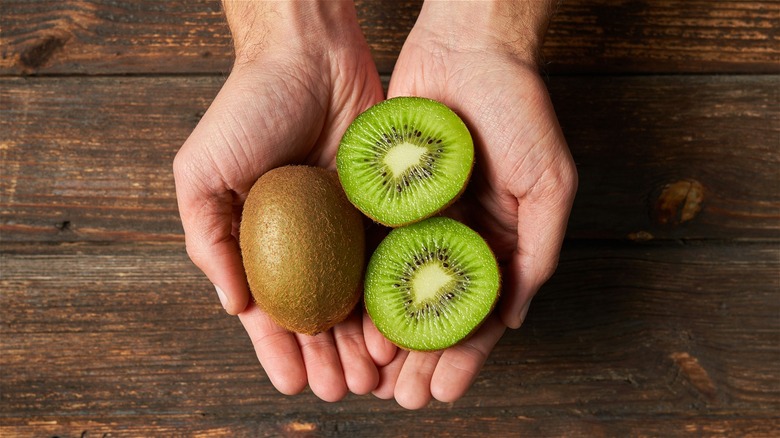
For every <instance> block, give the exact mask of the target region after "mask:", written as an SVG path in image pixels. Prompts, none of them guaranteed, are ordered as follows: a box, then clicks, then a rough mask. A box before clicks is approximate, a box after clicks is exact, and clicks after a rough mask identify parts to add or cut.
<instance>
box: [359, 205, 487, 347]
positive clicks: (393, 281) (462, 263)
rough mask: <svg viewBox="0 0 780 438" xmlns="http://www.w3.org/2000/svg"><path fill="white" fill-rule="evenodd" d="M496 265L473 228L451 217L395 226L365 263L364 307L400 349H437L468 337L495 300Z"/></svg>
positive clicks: (377, 325)
mask: <svg viewBox="0 0 780 438" xmlns="http://www.w3.org/2000/svg"><path fill="white" fill-rule="evenodd" d="M499 289H500V274H499V269H498V264H497V262H496V258H495V256H494V255H493V252H492V251H491V250H490V247H489V246H488V245H487V243H486V242H485V241H484V240H483V239H482V237H481V236H480V235H479V234H477V232H475V231H474V230H472V229H470V228H469V227H467V226H466V225H464V224H462V223H460V222H457V221H455V220H453V219H450V218H446V217H434V218H430V219H426V220H424V221H421V222H418V223H415V224H412V225H408V226H404V227H400V228H396V229H394V230H392V231H391V232H390V233H389V234H388V235H387V237H386V238H385V239H384V240H382V242H381V243H380V244H379V246H378V247H377V249H376V251H375V252H374V254H373V255H372V256H371V259H370V260H369V263H368V267H367V269H366V278H365V293H364V301H365V307H366V311H367V312H368V315H369V316H370V317H371V320H372V321H373V322H374V325H375V326H376V327H377V329H379V331H380V332H381V333H382V334H383V335H384V336H385V337H386V338H387V339H389V340H390V341H391V342H393V343H394V344H396V345H398V346H399V347H401V348H404V349H407V350H417V351H432V350H441V349H445V348H448V347H450V346H452V345H455V344H457V343H458V342H460V341H462V340H463V339H465V338H467V337H468V336H469V335H470V334H471V333H472V332H473V331H474V330H476V329H477V327H479V326H480V325H481V323H482V322H483V321H484V319H485V318H486V317H487V316H488V315H489V314H490V312H491V311H492V310H493V307H494V306H495V304H496V302H497V300H498V295H499Z"/></svg>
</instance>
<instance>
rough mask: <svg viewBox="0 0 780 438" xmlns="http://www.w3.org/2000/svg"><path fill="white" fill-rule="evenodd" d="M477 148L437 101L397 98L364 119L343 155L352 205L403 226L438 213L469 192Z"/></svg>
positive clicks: (339, 161)
mask: <svg viewBox="0 0 780 438" xmlns="http://www.w3.org/2000/svg"><path fill="white" fill-rule="evenodd" d="M473 164H474V143H473V140H472V138H471V134H470V133H469V130H468V128H467V127H466V125H465V124H464V123H463V121H462V120H461V119H460V117H458V115H457V114H455V112H453V111H452V110H451V109H449V108H448V107H447V106H446V105H444V104H442V103H440V102H437V101H435V100H431V99H426V98H422V97H396V98H393V99H388V100H385V101H383V102H380V103H378V104H376V105H374V106H372V107H371V108H369V109H367V110H366V111H365V112H363V113H362V114H360V115H359V116H358V117H357V118H356V119H355V120H354V121H353V122H352V124H351V125H350V126H349V128H347V131H346V132H345V134H344V136H343V138H342V140H341V143H340V145H339V149H338V153H337V155H336V168H337V170H338V175H339V179H340V180H341V184H342V186H343V187H344V191H345V192H346V194H347V197H348V198H349V200H350V202H352V203H353V204H354V205H355V206H356V207H357V208H358V209H360V210H361V211H362V212H363V213H364V214H365V215H366V216H368V217H370V218H371V219H373V220H374V221H376V222H379V223H381V224H384V225H387V226H390V227H398V226H402V225H406V224H410V223H413V222H417V221H420V220H422V219H425V218H427V217H430V216H433V215H434V214H436V213H438V212H439V211H441V210H442V209H444V208H445V207H447V206H448V205H450V204H451V203H452V202H454V201H455V200H456V199H457V198H458V196H460V194H461V193H462V192H463V190H464V189H465V187H466V184H467V182H468V179H469V177H470V175H471V169H472V167H473Z"/></svg>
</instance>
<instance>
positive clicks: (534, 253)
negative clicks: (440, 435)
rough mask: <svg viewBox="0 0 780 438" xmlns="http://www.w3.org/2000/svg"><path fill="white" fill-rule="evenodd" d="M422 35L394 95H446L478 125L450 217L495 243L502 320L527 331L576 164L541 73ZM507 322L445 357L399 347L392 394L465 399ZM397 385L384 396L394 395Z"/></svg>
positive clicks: (408, 49) (418, 401) (399, 67)
mask: <svg viewBox="0 0 780 438" xmlns="http://www.w3.org/2000/svg"><path fill="white" fill-rule="evenodd" d="M414 32H415V31H414V30H413V31H412V34H411V35H410V37H409V39H408V40H407V42H406V44H405V45H404V48H403V50H402V52H401V55H400V56H399V59H398V61H397V63H396V67H395V70H394V72H393V76H392V80H391V82H390V86H389V90H388V97H395V96H402V95H415V96H423V97H428V98H432V99H436V100H439V101H441V102H443V103H445V104H447V105H448V106H450V107H451V108H453V109H454V110H455V112H457V113H458V114H459V115H460V116H461V117H462V118H463V119H464V121H465V122H466V124H467V125H468V126H469V128H470V130H471V131H472V135H473V137H474V140H475V148H476V160H477V162H476V166H477V167H476V168H475V171H474V176H473V177H472V181H471V183H470V186H469V188H468V190H467V191H466V192H465V193H464V195H463V197H462V198H461V199H460V200H459V201H458V202H457V203H455V204H454V205H453V206H452V207H451V208H450V209H449V210H448V211H447V212H446V213H447V214H448V215H452V216H455V217H456V218H459V219H461V220H463V221H465V222H467V223H469V224H470V225H471V226H472V227H474V228H475V229H476V230H477V231H478V232H480V233H481V234H482V235H483V236H484V237H485V238H486V240H487V241H488V243H489V244H490V245H491V247H492V248H493V250H494V252H495V253H496V255H497V257H498V259H499V262H500V264H501V265H502V267H503V269H504V288H503V289H504V290H503V291H502V299H501V303H500V311H501V318H502V319H503V322H504V324H506V325H509V326H511V327H517V326H519V325H520V322H521V320H522V318H523V317H524V315H523V310H522V309H523V308H524V307H525V306H526V305H527V303H528V302H529V301H530V299H531V298H532V296H533V294H534V293H535V291H536V289H537V288H538V286H539V285H540V284H541V283H542V282H544V281H545V280H546V279H547V277H549V275H550V274H551V273H552V270H553V269H554V266H555V264H556V263H557V254H558V250H559V246H560V243H561V240H562V238H563V233H564V230H565V223H566V219H567V217H568V212H569V209H570V208H571V201H572V198H573V193H574V187H575V185H576V170H575V169H574V165H573V162H572V159H571V156H570V155H569V152H568V148H567V146H566V142H565V140H564V139H563V136H562V134H561V132H560V128H559V127H558V123H557V120H556V117H555V114H554V111H553V109H552V105H551V103H550V101H549V98H548V97H547V91H546V89H545V87H544V84H543V83H542V81H541V80H540V78H539V76H538V74H537V73H536V72H535V71H534V70H533V69H531V68H529V67H528V66H526V65H524V64H521V63H519V62H517V61H515V60H514V59H512V58H511V57H509V56H506V57H501V56H499V55H496V54H492V53H483V52H455V51H450V50H448V48H446V47H431V44H430V43H428V42H425V41H424V40H422V41H423V42H422V43H420V41H421V39H418V38H416V37H415V34H414ZM504 324H501V323H500V322H499V318H498V316H497V315H493V316H492V317H491V318H490V320H489V321H488V322H487V323H486V324H485V325H483V327H482V328H481V329H480V330H479V331H478V332H477V333H476V334H475V335H474V336H473V337H472V338H471V339H469V340H468V341H467V342H466V343H465V344H462V345H459V346H456V347H454V348H451V349H449V350H446V351H444V352H439V353H409V354H408V355H407V354H406V353H399V356H398V357H397V358H396V359H395V360H394V361H393V363H392V364H391V365H392V366H393V368H392V370H391V371H384V373H383V376H384V375H389V377H386V379H387V380H389V381H393V380H394V379H395V387H394V388H392V391H393V394H392V395H394V396H395V398H396V399H397V400H398V401H399V403H401V404H403V405H405V406H407V407H419V406H421V405H423V404H425V403H426V402H427V400H429V399H430V397H431V396H434V397H436V398H438V399H440V400H444V401H453V400H455V399H457V398H458V397H460V395H462V394H463V393H464V392H465V391H466V389H467V388H468V386H469V385H470V384H471V382H472V381H473V379H474V378H475V376H476V374H477V373H478V371H479V369H480V368H481V366H482V363H483V362H484V360H485V358H486V357H487V355H488V354H489V352H490V350H491V349H492V348H493V346H494V345H495V343H496V342H497V341H498V339H499V338H500V336H501V335H502V334H503V331H504V329H505V326H504ZM370 347H371V346H370V345H369V348H370ZM390 386H391V385H390V384H389V383H387V384H385V386H384V387H380V388H379V389H378V390H377V392H378V393H380V395H383V396H388V397H389V396H391V394H390V390H391V389H390Z"/></svg>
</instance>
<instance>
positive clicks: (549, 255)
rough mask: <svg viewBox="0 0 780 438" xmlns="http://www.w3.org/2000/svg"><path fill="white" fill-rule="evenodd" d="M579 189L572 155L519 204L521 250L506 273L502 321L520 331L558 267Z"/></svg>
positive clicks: (517, 250) (518, 242)
mask: <svg viewBox="0 0 780 438" xmlns="http://www.w3.org/2000/svg"><path fill="white" fill-rule="evenodd" d="M576 190H577V174H576V170H575V167H574V164H573V161H572V160H571V156H570V155H568V152H567V153H566V154H565V155H564V156H562V157H561V158H560V160H559V161H558V166H557V168H556V169H554V170H550V171H549V172H547V173H546V174H545V176H544V178H543V180H542V181H540V182H539V183H537V185H536V186H535V187H534V188H533V189H532V190H531V191H529V192H528V193H526V194H525V195H524V196H522V197H519V198H518V205H517V248H516V250H515V252H514V253H513V254H512V258H511V260H510V264H509V268H510V269H509V270H508V271H507V272H505V276H506V282H505V284H506V288H505V293H504V294H502V297H503V298H502V302H501V319H502V320H503V321H504V324H506V325H507V326H508V327H510V328H518V327H520V325H521V324H522V323H523V319H524V318H525V316H526V314H527V312H528V306H529V305H530V302H531V299H532V298H533V296H534V295H535V294H536V292H537V291H538V290H539V288H540V287H541V286H542V284H544V283H545V282H546V281H547V280H548V279H549V278H550V277H551V276H552V275H553V273H554V272H555V269H556V268H557V266H558V257H559V255H560V251H561V246H562V245H563V239H564V237H565V235H566V225H567V223H568V221H569V212H570V211H571V208H572V204H573V203H574V194H575V192H576Z"/></svg>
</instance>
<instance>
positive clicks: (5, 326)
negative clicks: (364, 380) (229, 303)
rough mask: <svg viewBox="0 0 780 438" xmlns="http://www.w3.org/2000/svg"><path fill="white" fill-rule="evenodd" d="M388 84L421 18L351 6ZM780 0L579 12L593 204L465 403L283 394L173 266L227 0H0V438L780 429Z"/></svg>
mask: <svg viewBox="0 0 780 438" xmlns="http://www.w3.org/2000/svg"><path fill="white" fill-rule="evenodd" d="M358 9H359V11H360V21H361V24H362V26H363V27H364V31H365V33H366V36H367V38H368V39H369V42H370V44H371V47H372V50H373V51H374V54H375V58H376V62H377V65H378V67H379V70H380V72H381V73H382V74H383V75H385V77H386V76H387V75H389V73H390V72H391V71H392V66H393V62H394V59H395V57H396V55H397V53H398V51H399V50H400V46H401V44H402V42H403V40H404V36H405V34H406V33H407V32H408V30H409V29H410V27H411V26H412V24H413V22H414V19H415V16H416V14H417V11H418V10H419V2H418V1H398V2H385V3H380V2H377V1H360V2H359V4H358ZM778 32H780V4H778V2H775V1H763V2H762V1H717V0H708V1H705V0H691V1H682V0H680V1H662V0H658V1H649V0H636V1H628V0H626V1H613V0H566V1H564V3H563V5H562V6H561V8H560V11H559V13H558V15H557V17H556V18H555V21H554V22H553V24H552V27H551V29H550V32H549V37H548V40H547V43H546V46H545V58H546V60H547V61H548V64H547V66H546V71H547V81H548V86H549V90H550V93H551V95H552V98H553V100H554V103H555V106H556V110H557V111H558V114H559V117H560V122H561V124H562V126H563V128H564V131H565V133H566V136H567V139H568V142H569V144H570V147H571V149H572V152H573V154H574V157H575V160H576V162H577V164H578V168H579V173H580V190H579V194H578V197H577V201H576V204H575V207H574V211H573V214H572V218H571V222H570V226H569V230H568V237H567V240H566V243H565V246H564V250H563V254H562V260H561V263H560V267H559V269H558V272H557V274H556V276H555V277H554V278H553V279H552V280H551V281H550V282H549V284H548V285H546V286H545V287H544V288H543V290H542V292H541V293H540V295H539V297H538V298H537V299H536V300H535V305H534V306H533V307H532V310H531V313H530V317H529V320H528V321H527V323H526V324H525V325H524V326H523V327H522V328H521V329H519V330H517V331H513V332H511V333H508V334H507V335H506V336H504V338H503V339H502V340H501V342H500V344H499V345H498V346H497V347H496V349H495V350H494V351H493V354H492V355H491V356H490V358H489V360H488V362H487V364H486V365H485V368H484V370H483V371H482V373H481V375H480V376H479V378H478V379H477V381H476V382H475V383H474V386H473V387H472V389H471V390H470V392H469V393H468V394H467V395H466V396H465V397H463V398H462V399H461V400H460V401H458V402H456V403H452V404H443V403H438V402H433V403H431V405H430V406H429V407H427V408H425V409H423V410H420V411H406V410H404V409H402V408H400V407H399V406H398V405H397V404H395V402H392V401H383V400H379V399H376V398H374V397H373V396H370V395H369V396H348V397H347V398H346V399H345V400H343V401H341V402H338V403H332V404H328V403H325V402H321V401H319V400H318V399H317V398H316V397H315V396H313V395H312V394H311V393H310V392H306V393H304V394H302V395H299V396H292V397H288V396H282V395H280V394H278V393H277V392H276V391H275V390H274V389H273V387H272V386H271V384H270V383H269V381H268V379H267V378H266V376H265V374H264V372H263V370H262V368H261V367H260V365H259V364H258V362H257V359H256V358H255V354H254V351H253V349H252V346H251V343H250V342H249V339H248V337H247V336H246V334H245V332H244V330H243V328H242V327H241V325H240V324H239V322H238V320H237V319H236V318H234V317H230V316H227V315H226V314H225V313H224V312H223V311H222V310H221V307H220V305H219V303H218V301H217V297H216V295H215V294H214V291H213V289H212V287H211V285H210V284H209V283H208V281H207V280H206V278H205V277H204V276H203V275H202V274H201V273H200V272H199V271H198V270H197V269H196V268H195V267H194V266H193V265H192V264H191V263H190V261H189V260H188V258H187V255H186V253H185V251H184V245H183V237H182V229H181V225H180V222H179V217H178V212H177V208H176V199H175V193H174V185H173V178H172V173H171V162H172V159H173V157H174V155H175V153H176V151H177V149H178V148H179V146H180V145H181V144H182V142H183V141H184V139H185V138H186V137H187V135H188V134H189V132H190V131H191V129H192V128H193V127H194V126H195V124H196V123H197V122H198V119H199V117H200V116H201V115H202V114H203V112H204V110H205V109H206V108H207V106H208V105H209V102H210V100H211V99H212V98H213V97H214V96H215V94H216V92H217V91H218V90H219V88H220V85H221V84H222V83H223V81H224V79H225V77H226V75H227V73H228V71H229V68H230V64H231V57H232V53H231V44H230V37H229V33H228V29H227V28H226V25H225V22H224V19H223V17H222V14H221V12H220V7H219V4H218V2H217V1H215V0H203V1H188V2H172V1H171V2H160V1H157V0H149V1H136V0H133V1H129V0H128V1H123V0H119V1H114V0H110V1H109V0H95V1H80V0H42V1H11V0H0V52H1V53H0V157H2V173H1V174H0V232H2V235H1V236H0V243H1V245H2V246H0V257H1V258H0V262H1V263H2V265H1V267H0V285H1V288H2V289H0V294H1V295H0V336H1V337H0V370H2V380H0V436H4V437H5V436H35V437H44V436H58V437H109V436H112V437H113V436H168V435H181V436H266V435H267V436H279V435H282V436H285V435H292V436H298V435H301V436H350V437H351V436H371V437H376V436H458V437H460V436H469V435H489V436H515V435H522V436H543V435H544V436H576V435H584V436H670V435H691V436H702V435H704V436H746V435H755V436H771V435H774V436H778V435H780V231H779V230H780V190H778V189H779V188H780V184H779V183H780V178H779V176H778V175H779V174H780V104H779V102H780V91H779V90H780V41H778V38H780V37H779V36H778Z"/></svg>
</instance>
